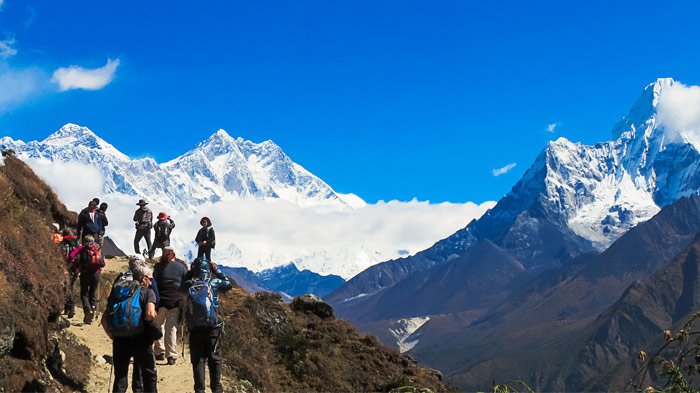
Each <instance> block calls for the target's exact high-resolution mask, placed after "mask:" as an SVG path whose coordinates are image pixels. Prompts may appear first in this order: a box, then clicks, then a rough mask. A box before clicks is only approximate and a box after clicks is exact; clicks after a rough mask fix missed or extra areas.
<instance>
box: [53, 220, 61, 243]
mask: <svg viewBox="0 0 700 393" xmlns="http://www.w3.org/2000/svg"><path fill="white" fill-rule="evenodd" d="M52 228H53V233H51V241H52V242H53V244H61V242H62V241H63V236H61V233H60V232H61V226H60V225H58V223H56V222H54V223H53V224H52Z"/></svg>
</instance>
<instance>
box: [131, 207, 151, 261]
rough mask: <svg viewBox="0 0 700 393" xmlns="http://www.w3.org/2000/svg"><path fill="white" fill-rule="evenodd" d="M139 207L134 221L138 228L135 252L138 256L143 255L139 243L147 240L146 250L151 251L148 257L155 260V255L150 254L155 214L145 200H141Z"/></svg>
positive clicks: (135, 237) (135, 238)
mask: <svg viewBox="0 0 700 393" xmlns="http://www.w3.org/2000/svg"><path fill="white" fill-rule="evenodd" d="M137 205H139V208H138V210H136V212H135V213H134V221H135V226H136V235H135V236H134V251H135V252H136V253H137V254H141V250H139V242H141V238H145V239H146V247H147V248H146V249H147V250H149V254H148V256H149V257H150V258H153V255H151V253H150V250H151V227H152V226H153V212H152V211H151V209H149V208H148V207H147V206H146V205H148V202H146V200H145V199H139V202H138V203H137Z"/></svg>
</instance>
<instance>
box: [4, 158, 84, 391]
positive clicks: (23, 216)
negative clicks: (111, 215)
mask: <svg viewBox="0 0 700 393" xmlns="http://www.w3.org/2000/svg"><path fill="white" fill-rule="evenodd" d="M76 218H77V216H76V215H75V213H71V212H69V211H68V210H66V207H65V206H64V205H63V204H62V203H60V202H59V201H58V198H57V197H56V195H55V194H54V193H53V191H51V189H50V188H49V187H48V186H46V184H44V183H43V182H42V181H40V180H39V179H38V178H37V177H36V176H35V175H34V173H33V172H32V171H31V170H30V169H29V168H28V167H27V166H26V165H25V164H23V163H22V162H21V161H20V160H18V159H16V158H14V157H11V156H10V157H5V158H4V159H3V160H0V390H3V391H6V392H18V391H46V390H47V389H48V390H51V391H74V390H81V389H82V388H83V387H84V386H85V384H86V383H87V378H86V375H85V374H84V369H85V367H86V365H87V364H89V362H90V359H89V356H86V355H85V351H84V347H82V346H81V345H80V344H79V343H77V342H75V341H74V339H73V338H72V337H70V336H69V335H66V334H65V331H64V330H63V329H64V328H65V327H66V325H65V321H63V320H61V318H60V315H61V312H62V311H63V303H64V299H65V290H64V286H63V280H64V277H65V267H64V263H63V261H62V259H61V257H60V255H59V253H58V250H57V249H56V247H55V246H54V245H53V243H52V242H51V240H50V236H51V230H50V229H49V228H50V227H51V223H52V222H58V223H60V224H62V225H65V224H72V223H74V222H75V220H76ZM63 356H70V357H71V362H64V361H63V360H62V357H63Z"/></svg>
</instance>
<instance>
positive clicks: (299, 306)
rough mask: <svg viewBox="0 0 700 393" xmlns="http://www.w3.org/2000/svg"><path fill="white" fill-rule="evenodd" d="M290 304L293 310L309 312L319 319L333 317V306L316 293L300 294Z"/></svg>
mask: <svg viewBox="0 0 700 393" xmlns="http://www.w3.org/2000/svg"><path fill="white" fill-rule="evenodd" d="M291 306H292V310H294V311H300V312H310V313H312V314H314V315H316V316H317V317H319V318H321V319H327V318H333V307H331V305H330V304H328V303H326V302H324V301H323V300H321V299H320V298H319V297H318V296H316V295H312V294H308V295H301V296H299V297H297V298H295V299H294V300H292V305H291Z"/></svg>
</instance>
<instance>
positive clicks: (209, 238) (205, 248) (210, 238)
mask: <svg viewBox="0 0 700 393" xmlns="http://www.w3.org/2000/svg"><path fill="white" fill-rule="evenodd" d="M199 225H201V226H202V228H200V229H199V231H198V232H197V236H196V237H195V238H194V241H195V242H197V245H198V246H199V248H198V249H197V258H201V257H202V255H205V256H206V257H207V261H211V249H212V248H214V247H215V246H216V234H215V233H214V228H212V226H211V220H210V219H209V217H202V219H201V220H199Z"/></svg>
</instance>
